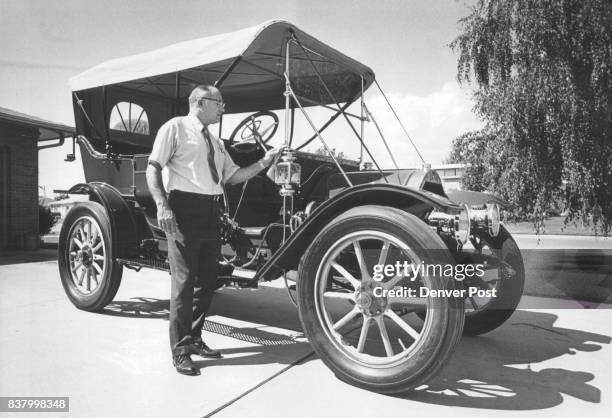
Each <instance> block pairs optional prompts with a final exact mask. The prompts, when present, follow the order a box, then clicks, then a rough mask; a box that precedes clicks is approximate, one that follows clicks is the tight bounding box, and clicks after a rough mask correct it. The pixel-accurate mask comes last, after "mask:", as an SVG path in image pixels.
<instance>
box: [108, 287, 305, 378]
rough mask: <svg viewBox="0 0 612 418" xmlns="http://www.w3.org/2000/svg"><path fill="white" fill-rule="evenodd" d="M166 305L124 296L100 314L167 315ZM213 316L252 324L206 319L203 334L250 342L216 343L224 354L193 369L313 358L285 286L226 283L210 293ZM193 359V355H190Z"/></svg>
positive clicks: (159, 301)
mask: <svg viewBox="0 0 612 418" xmlns="http://www.w3.org/2000/svg"><path fill="white" fill-rule="evenodd" d="M169 309H170V302H169V300H163V299H155V298H145V297H136V298H131V299H130V300H128V301H113V302H112V303H110V304H109V305H107V306H106V308H105V309H104V311H103V312H102V314H104V315H111V316H122V317H128V318H140V319H163V320H167V319H168V315H169ZM213 315H219V316H222V317H224V318H232V319H236V320H238V321H248V322H249V323H253V326H233V325H228V324H223V323H220V322H217V321H214V320H210V319H208V320H206V322H205V324H204V331H205V333H206V332H208V333H214V334H218V335H223V336H226V337H230V338H233V339H236V340H240V341H244V342H247V343H251V344H255V345H249V346H241V347H230V348H225V347H215V348H218V349H220V350H221V352H222V353H223V355H224V356H225V358H223V359H214V360H201V361H194V364H195V366H196V367H198V368H204V367H217V366H227V365H255V364H270V363H276V364H293V363H295V362H297V361H299V362H300V364H303V363H305V362H308V361H310V360H312V359H314V358H316V357H315V356H314V355H312V354H313V350H312V347H311V346H310V344H309V343H308V340H307V339H306V338H304V336H303V333H302V331H301V327H300V324H299V319H298V316H297V309H296V308H295V307H294V306H293V305H291V303H290V302H289V301H288V298H287V296H286V293H285V290H284V289H276V288H268V287H260V288H258V289H248V290H247V289H244V290H238V289H233V288H225V289H223V290H220V291H217V292H216V294H215V297H214V299H213V304H212V306H211V309H210V311H209V315H208V316H209V317H211V316H213ZM269 327H275V328H282V329H284V330H290V331H293V332H291V335H283V334H278V333H276V332H269V331H266V328H269ZM204 338H206V337H204ZM198 358H199V357H197V356H193V359H194V360H196V359H198Z"/></svg>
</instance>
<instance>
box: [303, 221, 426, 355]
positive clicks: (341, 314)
mask: <svg viewBox="0 0 612 418" xmlns="http://www.w3.org/2000/svg"><path fill="white" fill-rule="evenodd" d="M398 261H399V262H400V263H403V262H406V263H409V264H413V263H414V264H420V263H421V260H420V259H419V257H418V256H417V255H416V253H415V252H414V251H413V250H412V249H411V248H410V247H409V246H408V245H407V244H405V243H404V242H402V241H401V240H400V239H398V238H397V237H395V236H393V235H390V234H388V233H385V232H381V231H374V230H371V231H370V230H368V231H359V232H355V233H351V234H348V235H346V236H344V237H343V238H342V239H340V240H339V241H338V242H336V243H335V244H334V245H333V246H332V247H331V248H330V249H329V250H328V251H327V252H326V254H325V255H324V256H323V259H322V261H321V264H320V265H319V269H318V271H317V276H316V279H315V286H316V292H317V296H316V299H315V306H316V309H317V316H318V318H319V320H320V322H321V324H322V325H323V329H324V331H325V333H326V335H327V336H328V338H329V339H330V341H331V342H332V343H333V344H334V345H335V346H336V348H337V349H338V350H339V351H340V352H341V353H342V354H343V355H345V356H346V357H348V358H350V359H351V360H354V361H357V362H359V363H362V364H364V365H366V366H368V367H391V366H394V365H396V364H398V363H401V362H402V361H404V360H405V359H406V358H407V357H410V356H411V355H412V353H413V352H414V351H415V350H417V349H418V347H419V346H420V345H421V344H422V342H423V340H424V339H425V338H423V336H424V335H425V334H427V333H428V332H429V330H430V325H431V322H432V315H426V316H425V319H424V320H421V319H420V318H419V317H418V316H417V315H408V313H411V312H417V311H421V312H426V311H427V307H428V306H429V305H430V301H429V299H428V298H419V297H414V296H412V297H409V296H406V295H402V296H395V295H393V296H391V297H390V296H388V294H387V293H385V294H384V295H383V294H381V293H382V291H383V290H387V291H388V290H392V289H399V290H401V289H406V288H414V289H418V287H420V286H423V285H424V284H423V283H424V282H425V285H428V280H429V279H428V278H427V277H421V276H417V277H416V278H415V279H414V280H412V278H411V277H410V276H403V275H392V276H384V277H383V278H381V277H377V279H380V280H375V279H374V278H373V277H372V276H373V274H372V273H373V269H374V265H376V264H378V265H387V264H393V265H395V264H396V262H398ZM400 284H401V285H402V286H399V285H400ZM417 295H418V292H417ZM371 328H376V331H375V332H374V331H373V330H371Z"/></svg>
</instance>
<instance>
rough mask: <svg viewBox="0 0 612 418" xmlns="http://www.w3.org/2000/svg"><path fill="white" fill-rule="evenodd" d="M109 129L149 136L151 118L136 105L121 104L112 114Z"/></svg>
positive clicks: (117, 105) (118, 104)
mask: <svg viewBox="0 0 612 418" xmlns="http://www.w3.org/2000/svg"><path fill="white" fill-rule="evenodd" d="M109 128H110V129H114V130H117V131H125V132H131V133H135V134H141V135H149V118H148V117H147V112H145V111H144V109H143V108H142V107H141V106H139V105H137V104H136V103H130V102H119V103H117V104H116V105H115V107H113V110H112V112H111V116H110V126H109Z"/></svg>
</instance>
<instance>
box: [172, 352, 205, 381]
mask: <svg viewBox="0 0 612 418" xmlns="http://www.w3.org/2000/svg"><path fill="white" fill-rule="evenodd" d="M172 363H173V364H174V367H175V368H176V371H177V372H179V373H181V374H186V375H188V376H197V375H199V374H200V371H199V370H198V369H197V368H196V367H195V366H194V365H193V362H192V361H191V357H190V356H189V354H177V355H175V356H172Z"/></svg>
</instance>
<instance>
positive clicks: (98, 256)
mask: <svg viewBox="0 0 612 418" xmlns="http://www.w3.org/2000/svg"><path fill="white" fill-rule="evenodd" d="M58 254H59V263H58V264H59V271H60V276H61V280H62V285H63V287H64V290H65V292H66V295H67V296H68V298H69V299H70V301H71V302H72V303H73V304H74V306H76V307H77V308H79V309H83V310H86V311H99V310H101V309H103V308H104V307H105V306H106V305H108V304H109V303H110V302H111V301H112V300H113V298H114V297H115V294H116V293H117V290H118V289H119V284H120V283H121V276H122V273H123V266H122V265H121V264H119V263H117V262H116V261H114V258H113V244H112V234H111V227H110V220H109V218H108V215H107V214H106V211H105V209H104V207H103V206H102V205H100V204H99V203H96V202H82V203H79V204H78V205H77V206H75V207H74V208H72V209H71V210H70V212H68V214H67V215H66V218H65V219H64V223H63V226H62V230H61V232H60V239H59V247H58Z"/></svg>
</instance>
